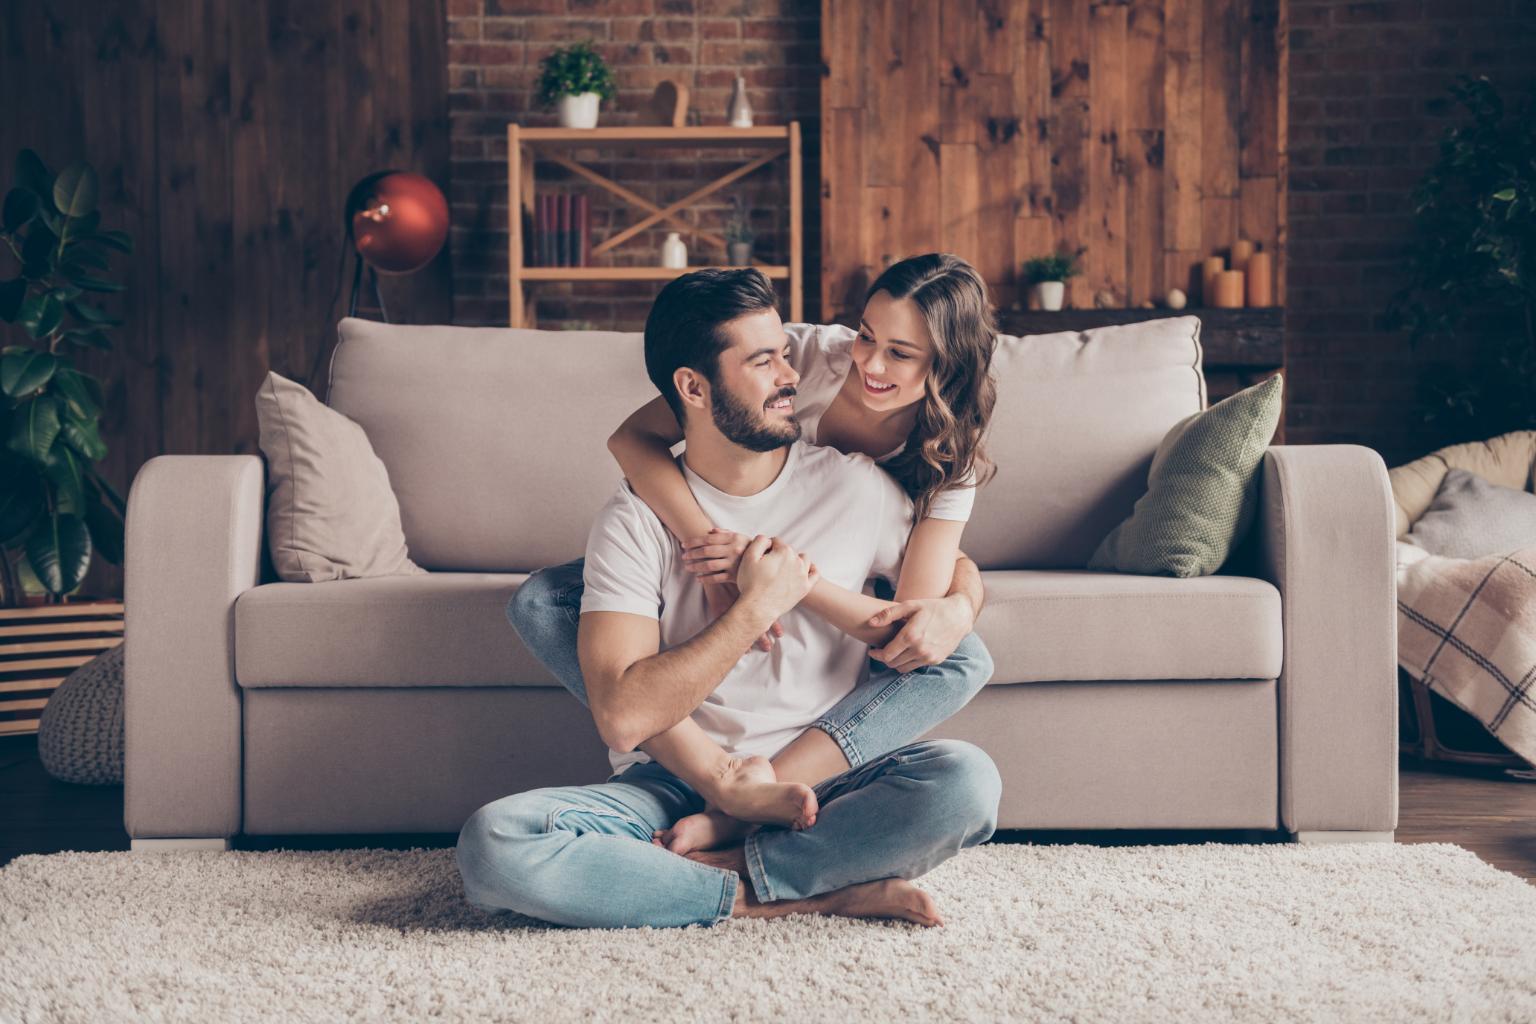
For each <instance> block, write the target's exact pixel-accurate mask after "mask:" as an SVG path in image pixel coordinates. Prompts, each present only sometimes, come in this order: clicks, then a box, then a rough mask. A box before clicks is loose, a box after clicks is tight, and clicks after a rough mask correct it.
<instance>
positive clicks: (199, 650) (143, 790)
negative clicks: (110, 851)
mask: <svg viewBox="0 0 1536 1024" xmlns="http://www.w3.org/2000/svg"><path fill="white" fill-rule="evenodd" d="M263 487H264V480H263V467H262V462H261V459H260V458H259V457H257V456H254V455H162V456H159V457H157V458H153V459H150V460H149V461H148V462H146V463H145V464H144V466H143V467H142V468H141V469H140V470H139V472H138V475H137V476H136V477H134V480H133V487H132V489H131V490H130V491H129V493H128V517H127V525H126V541H125V543H126V549H125V565H124V573H125V575H124V594H123V611H124V620H123V621H124V626H123V630H124V641H123V644H124V646H123V652H124V653H123V726H124V736H123V748H124V765H123V776H124V777H123V783H124V785H123V823H124V825H125V826H126V827H127V830H128V835H129V836H130V837H131V838H134V839H147V838H161V837H176V838H191V837H219V836H223V837H228V836H232V835H234V834H236V833H238V832H239V831H240V822H241V796H240V794H241V778H240V773H241V749H240V747H241V740H240V734H241V729H240V694H239V690H238V688H237V687H236V685H235V634H234V628H235V627H234V622H235V619H234V606H235V599H236V598H237V597H239V596H240V594H241V593H242V592H244V591H246V590H249V589H250V588H252V587H254V586H256V585H257V583H259V582H260V576H261V551H262V547H261V545H262V520H263V508H264V500H263V499H264V495H263Z"/></svg>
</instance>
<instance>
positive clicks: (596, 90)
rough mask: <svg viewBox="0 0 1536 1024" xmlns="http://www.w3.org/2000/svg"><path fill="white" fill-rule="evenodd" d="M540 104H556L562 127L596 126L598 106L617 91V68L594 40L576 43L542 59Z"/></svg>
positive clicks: (540, 64)
mask: <svg viewBox="0 0 1536 1024" xmlns="http://www.w3.org/2000/svg"><path fill="white" fill-rule="evenodd" d="M537 88H538V97H539V105H540V106H542V107H544V108H545V109H546V110H547V109H549V108H550V107H555V108H556V114H557V115H558V116H559V118H560V126H561V127H562V128H596V127H597V113H598V106H599V104H600V103H601V101H602V100H611V99H613V97H614V96H615V95H616V94H617V89H616V88H615V87H614V82H613V72H611V71H610V70H609V69H608V64H607V62H606V61H604V60H603V58H602V56H601V55H600V54H598V52H597V51H596V50H595V49H593V48H592V43H591V41H588V42H584V43H574V44H572V45H571V46H566V47H561V48H560V49H558V50H555V51H554V52H553V53H550V54H548V55H547V56H546V57H545V58H544V59H543V60H541V61H540V62H539V81H538V87H537Z"/></svg>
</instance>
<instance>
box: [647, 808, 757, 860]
mask: <svg viewBox="0 0 1536 1024" xmlns="http://www.w3.org/2000/svg"><path fill="white" fill-rule="evenodd" d="M750 831H752V825H751V823H750V822H745V821H741V820H740V819H738V818H733V817H731V816H730V815H729V814H726V813H725V812H723V811H719V810H716V809H714V808H711V809H709V810H707V811H700V812H699V813H698V814H690V815H688V816H687V817H686V818H679V819H678V820H677V823H676V824H674V825H673V826H672V827H671V828H664V829H661V830H659V831H658V832H656V833H655V834H654V835H653V836H652V837H651V841H652V842H653V843H655V844H656V845H657V846H663V847H666V848H667V849H668V850H671V851H672V852H673V853H675V854H678V855H680V856H685V857H686V856H687V855H688V854H690V853H693V852H695V851H697V850H712V849H714V848H715V847H717V846H724V845H726V844H727V843H739V842H741V841H742V840H743V839H745V838H746V837H747V833H748V832H750Z"/></svg>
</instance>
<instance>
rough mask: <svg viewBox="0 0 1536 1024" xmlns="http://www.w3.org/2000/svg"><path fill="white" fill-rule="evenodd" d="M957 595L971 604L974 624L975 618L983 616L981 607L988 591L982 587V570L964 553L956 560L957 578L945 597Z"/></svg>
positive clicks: (953, 580) (952, 582)
mask: <svg viewBox="0 0 1536 1024" xmlns="http://www.w3.org/2000/svg"><path fill="white" fill-rule="evenodd" d="M956 594H959V595H961V596H963V597H964V598H965V599H966V600H967V601H970V602H971V608H972V609H973V611H972V621H973V622H974V621H975V616H979V615H980V614H981V606H982V603H983V602H984V601H985V600H986V596H987V595H986V589H985V588H984V587H982V585H981V570H980V569H978V568H977V567H976V563H975V562H973V561H971V560H970V558H968V557H967V556H966V555H965V554H964V553H963V552H962V553H961V555H960V557H959V558H957V559H955V576H954V579H952V580H951V581H950V584H949V593H948V594H945V595H944V596H945V597H954V596H955V595H956Z"/></svg>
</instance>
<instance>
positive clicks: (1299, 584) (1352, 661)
mask: <svg viewBox="0 0 1536 1024" xmlns="http://www.w3.org/2000/svg"><path fill="white" fill-rule="evenodd" d="M1260 486H1261V492H1260V500H1259V522H1258V524H1257V526H1258V530H1259V533H1260V537H1259V543H1260V550H1261V556H1260V557H1261V564H1262V566H1263V570H1262V571H1263V574H1264V576H1265V577H1266V578H1267V579H1268V580H1269V581H1270V582H1271V583H1273V584H1274V585H1275V586H1276V587H1277V588H1278V589H1279V591H1280V602H1281V615H1282V623H1283V629H1284V645H1285V647H1284V664H1283V665H1282V667H1281V671H1280V679H1279V682H1278V684H1277V689H1278V702H1279V716H1280V718H1279V725H1280V819H1281V823H1282V825H1283V826H1284V827H1285V828H1286V829H1288V830H1289V831H1291V832H1302V831H1360V832H1390V831H1393V830H1394V829H1396V827H1397V729H1398V724H1397V583H1396V579H1395V574H1394V557H1393V555H1394V550H1393V540H1394V530H1393V504H1392V489H1391V486H1390V484H1389V483H1388V479H1387V468H1386V464H1385V463H1383V462H1382V460H1381V456H1380V455H1378V454H1376V452H1374V451H1372V450H1371V449H1369V448H1365V447H1361V446H1359V445H1347V444H1334V445H1292V446H1284V445H1282V446H1276V447H1272V448H1270V449H1269V451H1268V452H1266V453H1265V455H1264V466H1263V474H1262V482H1261V485H1260Z"/></svg>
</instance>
